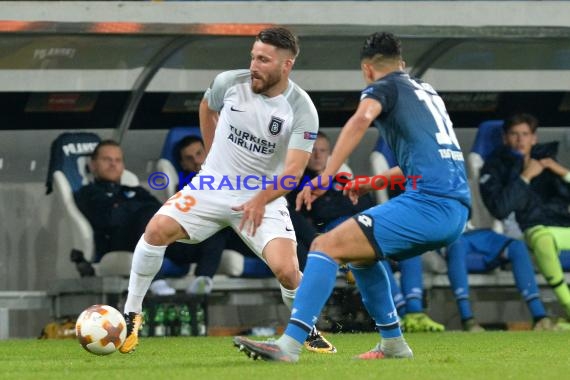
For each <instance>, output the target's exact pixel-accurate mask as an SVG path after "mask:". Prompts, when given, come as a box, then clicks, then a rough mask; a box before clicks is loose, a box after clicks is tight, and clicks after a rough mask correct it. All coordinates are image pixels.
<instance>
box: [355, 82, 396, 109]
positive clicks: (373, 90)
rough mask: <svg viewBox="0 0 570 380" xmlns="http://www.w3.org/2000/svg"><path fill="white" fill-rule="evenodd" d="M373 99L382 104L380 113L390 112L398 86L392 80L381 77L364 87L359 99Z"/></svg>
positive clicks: (394, 102)
mask: <svg viewBox="0 0 570 380" xmlns="http://www.w3.org/2000/svg"><path fill="white" fill-rule="evenodd" d="M366 98H369V99H374V100H376V101H378V102H379V103H380V104H381V105H382V113H388V112H390V111H391V110H392V109H393V108H394V106H395V104H396V101H397V99H398V88H397V87H396V84H395V83H394V81H391V80H385V79H381V80H379V81H376V82H374V83H372V84H371V85H369V86H368V87H366V88H365V89H364V90H363V91H362V93H361V95H360V100H363V99H366Z"/></svg>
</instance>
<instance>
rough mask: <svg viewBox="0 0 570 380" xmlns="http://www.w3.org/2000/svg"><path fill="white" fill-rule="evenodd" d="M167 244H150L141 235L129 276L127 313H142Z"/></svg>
mask: <svg viewBox="0 0 570 380" xmlns="http://www.w3.org/2000/svg"><path fill="white" fill-rule="evenodd" d="M166 247H167V246H166V245H161V246H155V245H150V244H148V243H147V242H146V241H145V240H144V235H143V236H141V238H140V240H139V242H138V243H137V246H136V248H135V252H134V254H133V263H132V265H131V277H130V278H129V293H128V294H127V301H126V302H125V313H132V312H134V313H140V312H141V311H142V303H143V299H144V296H145V295H146V293H147V291H148V288H149V287H150V284H151V283H152V280H153V279H154V276H156V274H157V273H158V271H159V270H160V266H161V265H162V259H163V257H164V251H165V250H166Z"/></svg>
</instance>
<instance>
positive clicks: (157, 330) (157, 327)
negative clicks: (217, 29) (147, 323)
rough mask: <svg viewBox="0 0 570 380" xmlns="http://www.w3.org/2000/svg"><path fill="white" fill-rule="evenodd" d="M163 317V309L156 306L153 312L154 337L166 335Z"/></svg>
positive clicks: (160, 306)
mask: <svg viewBox="0 0 570 380" xmlns="http://www.w3.org/2000/svg"><path fill="white" fill-rule="evenodd" d="M165 317H166V315H165V312H164V307H163V306H162V305H158V306H157V307H156V310H155V312H154V334H153V335H154V336H165V335H166V326H165V325H164V321H165Z"/></svg>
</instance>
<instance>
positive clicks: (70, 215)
mask: <svg viewBox="0 0 570 380" xmlns="http://www.w3.org/2000/svg"><path fill="white" fill-rule="evenodd" d="M100 140H101V139H100V138H99V136H97V135H96V134H94V133H87V132H77V133H63V134H61V135H59V136H58V137H57V138H56V139H55V140H54V141H53V143H52V145H51V153H50V162H49V170H48V177H47V181H46V187H47V194H50V193H51V192H52V191H53V195H51V196H52V200H53V202H52V212H51V215H52V220H53V223H52V225H51V229H52V231H51V232H52V233H53V234H54V235H55V236H54V238H55V239H57V247H58V254H57V263H56V273H57V277H58V279H65V278H75V277H78V276H79V273H78V271H77V269H76V268H75V264H74V263H72V262H71V260H70V252H71V250H73V249H75V250H78V251H81V252H83V254H84V256H85V259H87V261H91V259H92V258H93V257H94V254H95V243H94V238H93V229H92V228H91V225H90V223H89V221H88V220H87V219H86V218H85V216H83V214H82V213H81V211H79V209H78V208H77V205H76V204H75V199H74V198H73V193H74V192H75V191H77V190H79V189H80V188H81V187H82V186H83V185H86V184H88V183H89V181H90V180H91V176H90V173H89V167H88V160H89V156H90V155H91V153H92V152H93V150H94V149H95V147H96V146H97V144H98V143H99V142H100ZM121 183H123V184H125V185H128V186H138V185H139V181H138V178H137V176H136V175H135V174H133V173H132V172H129V171H128V170H125V171H124V173H123V176H122V178H121ZM131 258H132V252H125V251H114V252H109V253H107V254H105V256H104V257H103V259H102V260H101V262H99V263H96V264H93V266H94V268H95V274H96V275H99V276H112V275H123V276H127V275H128V274H129V272H130V266H131V264H130V262H131Z"/></svg>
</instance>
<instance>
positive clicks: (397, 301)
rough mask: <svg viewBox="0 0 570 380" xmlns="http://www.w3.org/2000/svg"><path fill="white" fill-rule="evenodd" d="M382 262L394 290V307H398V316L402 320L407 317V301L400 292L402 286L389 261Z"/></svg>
mask: <svg viewBox="0 0 570 380" xmlns="http://www.w3.org/2000/svg"><path fill="white" fill-rule="evenodd" d="M380 262H381V263H382V265H383V266H384V269H385V270H386V274H387V275H388V280H389V281H390V289H392V299H393V300H394V305H396V310H398V315H399V316H400V318H402V317H403V316H404V315H406V300H405V299H404V295H403V294H402V290H400V286H399V285H398V282H397V281H396V278H395V277H394V272H393V271H392V266H391V265H390V263H389V262H388V260H382V261H380Z"/></svg>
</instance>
